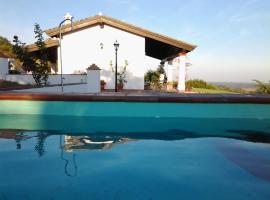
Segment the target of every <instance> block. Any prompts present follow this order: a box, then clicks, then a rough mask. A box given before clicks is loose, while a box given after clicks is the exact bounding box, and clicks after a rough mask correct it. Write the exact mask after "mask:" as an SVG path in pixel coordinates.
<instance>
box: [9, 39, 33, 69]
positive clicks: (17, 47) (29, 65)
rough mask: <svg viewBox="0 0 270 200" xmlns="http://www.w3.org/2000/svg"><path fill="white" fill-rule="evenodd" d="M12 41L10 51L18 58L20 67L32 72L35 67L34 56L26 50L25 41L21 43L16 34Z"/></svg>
mask: <svg viewBox="0 0 270 200" xmlns="http://www.w3.org/2000/svg"><path fill="white" fill-rule="evenodd" d="M13 43H14V45H12V51H13V53H14V54H15V56H16V58H17V59H18V60H20V62H21V67H22V69H23V70H24V71H26V72H32V71H33V70H34V69H35V67H36V65H35V64H36V63H35V60H34V58H33V57H32V56H31V55H30V54H29V53H28V52H27V50H26V48H25V43H22V42H21V41H20V40H19V37H18V36H16V35H15V36H14V39H13Z"/></svg>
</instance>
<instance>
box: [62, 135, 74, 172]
mask: <svg viewBox="0 0 270 200" xmlns="http://www.w3.org/2000/svg"><path fill="white" fill-rule="evenodd" d="M62 137H63V135H60V149H61V160H63V161H65V174H66V175H67V176H69V177H74V176H77V171H78V167H77V163H76V154H75V153H73V154H72V161H71V162H72V166H73V169H74V170H73V173H72V172H69V170H68V166H69V163H70V160H69V159H67V158H65V157H64V147H63V144H62V141H63V139H62ZM66 137H68V136H65V138H66ZM65 141H66V140H65Z"/></svg>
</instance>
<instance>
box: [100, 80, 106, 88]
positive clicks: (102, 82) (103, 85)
mask: <svg viewBox="0 0 270 200" xmlns="http://www.w3.org/2000/svg"><path fill="white" fill-rule="evenodd" d="M105 85H106V82H105V81H104V80H100V89H101V90H105Z"/></svg>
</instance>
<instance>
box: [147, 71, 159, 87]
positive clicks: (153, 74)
mask: <svg viewBox="0 0 270 200" xmlns="http://www.w3.org/2000/svg"><path fill="white" fill-rule="evenodd" d="M159 77H160V74H159V73H158V72H157V71H153V70H148V71H147V72H146V74H145V75H144V82H145V86H147V87H159V86H160V81H159Z"/></svg>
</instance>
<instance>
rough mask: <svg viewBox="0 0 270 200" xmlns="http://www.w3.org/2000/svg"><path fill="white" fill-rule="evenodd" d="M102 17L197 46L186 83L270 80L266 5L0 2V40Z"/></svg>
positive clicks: (245, 1)
mask: <svg viewBox="0 0 270 200" xmlns="http://www.w3.org/2000/svg"><path fill="white" fill-rule="evenodd" d="M67 12H69V13H71V14H72V15H73V16H74V17H75V20H79V19H82V18H86V17H89V16H92V15H96V14H97V13H98V12H102V13H103V14H104V15H108V16H111V17H114V18H117V19H121V20H125V21H126V22H129V23H132V24H134V25H138V26H141V27H143V28H147V29H150V30H152V31H155V32H158V33H161V34H165V35H168V36H171V37H174V38H176V39H180V40H184V41H187V42H190V43H194V44H196V45H198V48H197V49H196V50H195V51H194V52H192V53H190V54H189V59H190V61H191V62H192V66H191V67H190V69H189V73H188V76H189V78H201V79H205V80H207V81H227V82H229V81H234V82H235V81H237V82H243V81H244V82H250V81H252V80H253V79H260V80H263V81H269V80H270V1H269V0H223V1H217V0H189V1H185V0H167V1H161V0H137V1H132V0H73V1H72V0H65V1H62V0H58V1H56V0H46V1H38V0H0V22H1V23H0V35H2V36H5V37H7V38H8V39H9V40H12V36H13V35H18V36H19V37H20V38H21V40H22V41H25V42H27V43H31V42H34V34H33V24H34V23H35V22H37V23H39V24H40V25H41V27H42V28H43V29H47V28H52V27H55V26H57V25H58V24H59V22H60V21H61V20H62V18H63V15H64V14H65V13H67Z"/></svg>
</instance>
